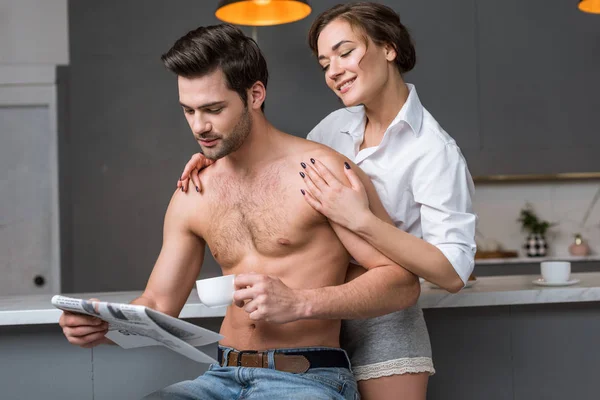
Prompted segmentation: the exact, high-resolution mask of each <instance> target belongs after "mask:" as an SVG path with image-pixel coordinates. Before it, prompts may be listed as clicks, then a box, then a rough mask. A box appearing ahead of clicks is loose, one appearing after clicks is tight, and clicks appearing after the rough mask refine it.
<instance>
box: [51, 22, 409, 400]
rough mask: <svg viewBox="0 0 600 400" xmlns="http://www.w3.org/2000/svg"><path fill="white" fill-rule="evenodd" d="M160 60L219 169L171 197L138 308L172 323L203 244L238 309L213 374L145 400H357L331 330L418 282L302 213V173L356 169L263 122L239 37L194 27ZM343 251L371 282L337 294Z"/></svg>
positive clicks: (85, 331)
mask: <svg viewBox="0 0 600 400" xmlns="http://www.w3.org/2000/svg"><path fill="white" fill-rule="evenodd" d="M162 59H163V62H164V64H165V66H166V67H167V68H168V69H169V70H171V71H172V72H174V73H175V74H176V75H177V76H178V88H179V101H180V103H181V106H182V107H183V110H184V113H185V117H186V119H187V121H188V123H189V125H190V128H191V130H192V132H193V134H194V137H195V138H196V140H197V141H198V143H199V144H200V146H201V148H202V150H203V152H204V154H205V156H206V157H207V158H209V159H213V160H217V159H218V160H219V162H217V163H215V164H214V165H212V166H211V167H210V168H206V170H205V171H204V172H203V180H205V181H206V183H207V184H206V188H207V189H206V190H205V191H204V192H203V193H202V194H201V195H200V196H198V195H197V194H195V195H191V194H188V193H185V192H183V191H177V192H175V194H174V195H173V197H172V199H171V202H170V204H169V207H168V209H167V213H166V217H165V221H164V238H163V246H162V249H161V252H160V255H159V257H158V260H157V262H156V265H155V266H154V269H153V271H152V274H151V275H150V279H149V281H148V284H147V286H146V289H145V290H144V292H143V294H142V295H141V296H140V297H139V298H138V299H136V300H134V301H133V303H134V304H142V305H145V306H148V307H151V308H154V309H156V310H159V311H162V312H164V313H167V314H170V315H173V316H178V315H179V313H180V311H181V309H182V307H183V305H184V303H185V301H186V299H187V298H188V296H189V294H190V292H191V290H192V287H193V285H194V282H195V280H196V278H197V276H198V274H199V273H200V268H201V265H202V261H203V258H204V249H205V245H208V247H209V248H210V250H211V252H212V253H213V255H214V257H215V259H216V260H217V261H218V262H219V264H220V266H221V268H222V271H223V274H224V275H228V274H236V275H238V276H237V277H236V280H235V285H236V289H237V290H236V292H235V294H234V300H235V305H232V306H230V307H229V308H228V309H227V313H226V315H225V318H224V320H223V323H222V326H221V334H222V335H223V336H224V339H223V340H222V341H221V342H220V346H219V361H220V365H213V366H211V368H210V370H209V371H208V372H206V373H205V374H204V375H202V376H200V377H198V378H197V379H195V380H194V381H188V382H181V383H178V384H175V385H172V386H169V387H167V388H165V389H163V390H161V391H159V392H156V393H153V394H151V395H150V396H149V397H148V398H177V399H181V398H186V399H187V398H190V399H196V398H197V399H230V398H231V399H233V398H236V399H237V398H240V396H242V397H243V398H245V399H270V398H283V399H294V398H298V399H300V398H301V399H354V398H356V396H357V393H358V392H357V388H356V382H355V381H354V378H353V376H352V373H351V370H350V365H349V361H348V358H347V356H346V354H345V352H344V351H343V350H342V349H340V348H339V334H340V319H341V318H364V317H368V316H373V315H381V314H385V313H388V312H391V311H394V310H397V309H400V308H404V307H408V306H410V305H412V304H414V303H415V302H416V300H417V297H418V295H419V284H418V281H417V280H416V277H415V276H413V275H412V274H410V273H409V272H407V271H406V270H404V269H403V268H400V267H399V266H397V265H396V264H393V263H392V262H391V261H390V260H389V259H387V258H386V257H385V256H383V255H382V254H381V253H379V252H378V251H376V250H375V249H374V248H373V247H371V246H370V245H369V244H368V243H367V242H365V241H363V240H362V239H361V238H359V237H358V236H356V235H355V234H353V233H352V232H350V231H348V230H346V229H344V228H342V227H340V226H336V225H334V224H330V223H329V222H328V221H327V219H326V218H325V217H323V216H322V215H321V214H320V213H318V212H316V211H315V210H314V209H313V208H312V207H310V206H309V205H308V204H307V203H306V201H305V200H304V199H303V198H302V194H301V193H300V190H298V186H297V180H298V179H299V178H298V173H299V172H300V175H301V176H303V177H304V178H305V179H309V178H310V177H313V179H316V178H317V176H316V174H314V172H313V171H314V170H313V168H316V169H319V170H323V165H325V166H327V168H328V169H330V170H331V171H332V173H333V174H334V175H336V176H337V178H338V179H342V180H344V181H345V182H347V180H346V178H345V174H344V173H343V170H342V168H341V167H340V166H342V165H343V163H344V162H347V163H348V164H347V168H348V167H351V168H356V169H357V171H360V170H359V169H358V167H356V166H355V165H353V164H351V163H350V162H349V161H348V160H347V159H345V157H344V156H342V155H340V154H338V153H336V152H334V151H333V150H331V149H329V148H327V147H325V146H323V145H320V144H317V143H315V142H310V141H307V140H305V139H301V138H298V137H295V136H291V135H288V134H286V133H283V132H281V131H279V130H277V129H276V128H275V127H273V126H272V125H271V124H270V123H269V122H268V121H267V120H266V118H265V116H264V114H263V111H262V110H263V104H264V100H265V97H266V83H267V76H268V72H267V67H266V62H265V60H264V58H263V57H262V54H261V53H260V50H259V49H258V47H257V45H256V43H254V41H252V40H251V39H249V38H247V37H246V36H245V35H244V34H243V33H242V32H241V31H240V30H239V29H237V28H235V27H233V26H231V25H226V24H224V25H217V26H212V27H201V28H198V29H196V30H194V31H191V32H189V33H188V34H187V35H185V36H184V37H182V38H181V39H179V40H178V41H177V42H176V43H175V45H174V46H173V47H172V48H171V50H169V52H168V53H167V54H165V55H163V57H162ZM309 160H310V161H309ZM321 162H322V164H321ZM359 173H360V172H359ZM360 176H361V179H362V181H363V183H364V184H365V185H366V187H367V188H368V189H367V192H368V197H369V201H370V204H371V207H372V208H373V209H374V210H375V211H376V212H377V214H378V215H380V217H381V218H387V217H386V215H385V211H384V209H383V206H382V205H381V203H380V202H379V200H378V198H377V197H376V194H375V189H374V188H373V186H372V184H371V183H370V181H369V179H368V178H367V177H366V176H365V175H364V174H363V173H360ZM346 248H347V249H349V250H350V254H351V255H352V256H353V257H354V259H355V260H356V261H357V262H358V263H360V264H361V265H363V266H364V267H365V268H367V269H369V271H368V272H367V273H365V274H363V275H362V276H360V277H359V278H357V279H355V280H353V281H351V282H348V283H346V284H344V282H345V279H346V273H347V271H348V263H349V260H350V258H349V254H348V251H346ZM60 325H61V326H62V327H63V331H64V333H65V336H66V337H67V338H68V340H69V341H70V342H71V343H73V344H76V345H79V346H82V347H91V346H95V345H97V344H100V343H105V342H107V339H105V338H104V337H103V336H104V334H105V333H106V326H105V325H102V324H101V325H97V324H95V322H94V319H93V318H91V317H87V316H82V315H77V314H73V313H64V314H63V315H62V316H61V318H60ZM241 350H243V352H240V351H241ZM256 351H259V353H256Z"/></svg>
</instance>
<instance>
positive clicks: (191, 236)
mask: <svg viewBox="0 0 600 400" xmlns="http://www.w3.org/2000/svg"><path fill="white" fill-rule="evenodd" d="M191 197H192V196H191V195H190V194H187V193H182V192H181V191H176V192H175V194H174V195H173V197H172V198H171V202H170V204H169V207H168V209H167V213H166V216H165V222H164V228H163V245H162V248H161V250H160V254H159V256H158V259H157V261H156V264H155V265H154V269H153V270H152V273H151V274H150V278H149V279H148V283H147V285H146V289H145V290H144V292H143V293H142V295H141V296H140V297H138V298H137V299H135V300H134V301H132V304H140V305H144V306H147V307H150V308H153V309H155V310H157V311H160V312H163V313H165V314H168V315H171V316H174V317H177V316H179V313H180V312H181V309H182V308H183V306H184V305H185V302H186V300H187V299H188V297H189V295H190V292H191V290H192V288H193V287H194V284H195V282H196V278H197V276H198V275H199V274H200V269H201V268H202V262H203V260H204V248H205V242H204V240H203V239H202V238H200V237H199V236H198V235H197V234H196V233H195V232H193V231H192V229H191V227H190V221H192V220H193V219H197V217H198V215H197V213H196V215H194V213H193V212H192V211H193V210H195V209H196V210H197V209H199V208H198V207H197V206H194V205H193V204H192V198H191ZM194 200H195V201H196V202H197V201H198V198H197V197H196V198H195V199H194Z"/></svg>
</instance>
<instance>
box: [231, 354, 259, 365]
mask: <svg viewBox="0 0 600 400" xmlns="http://www.w3.org/2000/svg"><path fill="white" fill-rule="evenodd" d="M244 353H246V354H258V351H256V350H241V351H239V352H238V359H237V363H236V364H237V366H238V367H241V366H242V354H244Z"/></svg>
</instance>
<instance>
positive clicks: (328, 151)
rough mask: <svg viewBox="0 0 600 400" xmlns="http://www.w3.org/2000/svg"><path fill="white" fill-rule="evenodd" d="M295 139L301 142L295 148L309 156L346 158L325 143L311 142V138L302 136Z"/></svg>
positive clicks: (331, 158)
mask: <svg viewBox="0 0 600 400" xmlns="http://www.w3.org/2000/svg"><path fill="white" fill-rule="evenodd" d="M297 139H298V140H299V143H301V145H299V146H297V147H296V150H297V151H298V152H299V153H302V154H304V155H308V156H309V157H312V158H317V157H319V158H327V159H330V160H341V159H345V158H346V157H345V156H343V155H342V154H340V153H338V152H337V151H335V150H334V149H332V148H331V147H329V146H327V145H325V144H322V143H319V142H313V141H312V140H308V139H303V138H297Z"/></svg>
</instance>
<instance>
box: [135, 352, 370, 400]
mask: <svg viewBox="0 0 600 400" xmlns="http://www.w3.org/2000/svg"><path fill="white" fill-rule="evenodd" d="M221 348H222V349H223V351H224V352H225V358H226V357H227V354H228V352H229V351H230V350H232V349H231V348H228V347H221ZM285 350H286V351H289V350H291V349H285ZM294 350H302V351H319V350H325V348H319V347H309V348H302V349H294ZM327 350H330V348H327ZM277 351H281V350H270V351H269V368H248V367H221V366H220V365H218V364H212V365H211V366H210V367H209V369H208V371H206V372H205V373H204V374H203V375H201V376H199V377H198V378H196V379H194V380H193V381H184V382H179V383H176V384H174V385H171V386H168V387H166V388H164V389H162V390H159V391H157V392H154V393H152V394H150V395H148V396H146V397H144V399H147V400H151V399H174V400H192V399H193V400H196V399H198V400H242V399H244V400H252V399H256V400H269V399H278V400H279V399H285V400H358V399H360V396H359V394H358V388H357V385H356V380H355V379H354V376H353V375H352V371H350V370H349V369H347V368H311V369H309V370H308V371H306V372H304V373H297V374H296V373H291V372H282V371H277V370H275V369H273V365H274V364H273V356H272V354H274V353H276V352H277Z"/></svg>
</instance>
